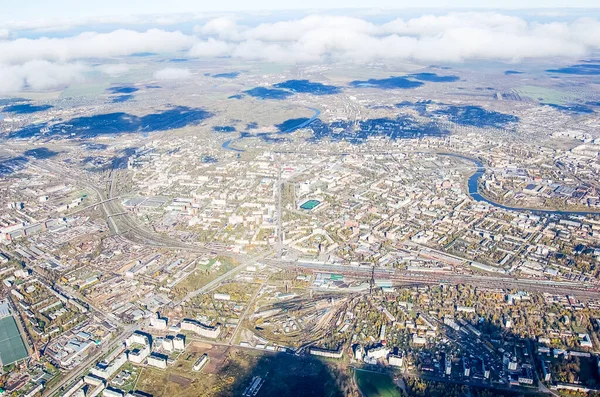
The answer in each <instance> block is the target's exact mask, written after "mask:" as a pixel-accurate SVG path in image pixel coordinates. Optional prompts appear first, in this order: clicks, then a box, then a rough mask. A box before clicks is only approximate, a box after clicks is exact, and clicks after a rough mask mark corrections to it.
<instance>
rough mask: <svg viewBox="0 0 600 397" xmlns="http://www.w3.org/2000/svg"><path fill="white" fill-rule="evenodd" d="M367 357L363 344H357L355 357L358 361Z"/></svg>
mask: <svg viewBox="0 0 600 397" xmlns="http://www.w3.org/2000/svg"><path fill="white" fill-rule="evenodd" d="M364 357H365V349H363V347H362V345H360V344H356V345H354V359H355V360H358V361H362V360H363V359H364Z"/></svg>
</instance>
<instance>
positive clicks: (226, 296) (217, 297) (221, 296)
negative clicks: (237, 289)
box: [213, 293, 231, 301]
mask: <svg viewBox="0 0 600 397" xmlns="http://www.w3.org/2000/svg"><path fill="white" fill-rule="evenodd" d="M213 297H214V298H215V300H218V301H228V300H231V296H230V295H229V294H219V293H215V294H214V295H213Z"/></svg>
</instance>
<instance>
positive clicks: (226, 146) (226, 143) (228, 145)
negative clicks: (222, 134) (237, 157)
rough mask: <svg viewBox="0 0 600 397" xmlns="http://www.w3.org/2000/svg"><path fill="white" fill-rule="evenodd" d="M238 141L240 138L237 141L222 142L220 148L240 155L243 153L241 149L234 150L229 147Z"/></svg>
mask: <svg viewBox="0 0 600 397" xmlns="http://www.w3.org/2000/svg"><path fill="white" fill-rule="evenodd" d="M239 139H240V138H237V139H230V140H228V141H225V142H223V144H222V145H221V147H222V148H223V149H225V150H232V151H234V152H240V153H241V152H244V150H243V149H238V148H235V147H231V144H232V143H234V142H236V141H238V140H239Z"/></svg>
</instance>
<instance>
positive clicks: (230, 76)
mask: <svg viewBox="0 0 600 397" xmlns="http://www.w3.org/2000/svg"><path fill="white" fill-rule="evenodd" d="M239 75H240V73H239V72H229V73H217V74H213V76H212V77H214V78H216V79H218V78H221V79H235V78H236V77H238V76H239Z"/></svg>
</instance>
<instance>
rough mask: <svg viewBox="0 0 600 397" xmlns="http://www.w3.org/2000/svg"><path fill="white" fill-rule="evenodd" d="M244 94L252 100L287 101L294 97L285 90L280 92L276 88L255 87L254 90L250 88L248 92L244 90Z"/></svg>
mask: <svg viewBox="0 0 600 397" xmlns="http://www.w3.org/2000/svg"><path fill="white" fill-rule="evenodd" d="M244 92H245V93H246V94H248V95H250V96H251V97H254V98H260V99H276V100H283V99H287V98H289V97H291V96H293V95H294V93H292V92H290V91H287V90H281V89H278V88H266V87H256V88H252V89H250V90H246V91H244Z"/></svg>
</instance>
